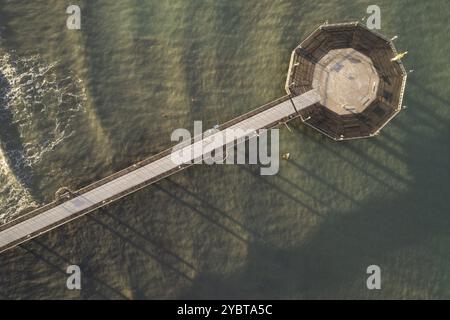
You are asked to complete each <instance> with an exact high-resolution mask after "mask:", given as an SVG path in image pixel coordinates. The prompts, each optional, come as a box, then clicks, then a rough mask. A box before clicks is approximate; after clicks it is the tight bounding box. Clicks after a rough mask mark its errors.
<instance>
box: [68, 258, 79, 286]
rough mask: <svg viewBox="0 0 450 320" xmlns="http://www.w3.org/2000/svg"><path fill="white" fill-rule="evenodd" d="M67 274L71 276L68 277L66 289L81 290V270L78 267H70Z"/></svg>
mask: <svg viewBox="0 0 450 320" xmlns="http://www.w3.org/2000/svg"><path fill="white" fill-rule="evenodd" d="M66 273H67V274H70V276H68V277H67V280H66V287H67V289H69V290H81V269H80V267H79V266H77V265H75V264H74V265H70V266H68V267H67V270H66Z"/></svg>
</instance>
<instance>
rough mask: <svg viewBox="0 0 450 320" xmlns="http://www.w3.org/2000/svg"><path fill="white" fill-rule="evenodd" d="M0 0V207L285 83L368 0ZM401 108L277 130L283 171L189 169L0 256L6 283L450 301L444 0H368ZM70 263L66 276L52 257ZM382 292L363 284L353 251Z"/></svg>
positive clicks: (49, 191) (80, 179)
mask: <svg viewBox="0 0 450 320" xmlns="http://www.w3.org/2000/svg"><path fill="white" fill-rule="evenodd" d="M78 3H80V5H81V7H82V30H81V31H69V30H67V29H66V28H65V19H66V15H65V9H66V6H68V5H69V3H68V2H67V3H66V1H58V2H50V1H43V0H42V1H41V0H38V1H33V2H31V1H6V0H3V1H0V85H1V86H0V95H1V105H0V121H1V122H0V219H1V220H2V221H7V220H8V219H11V218H13V217H15V216H17V215H19V214H20V213H21V212H24V211H23V210H29V208H31V207H33V206H34V205H38V204H40V203H45V202H48V201H51V200H52V199H53V196H54V192H55V191H56V190H57V189H58V188H59V187H61V186H69V187H71V188H73V189H76V188H79V187H82V186H84V185H86V184H88V183H90V182H93V181H95V180H96V179H98V178H100V177H104V176H106V175H108V174H110V173H112V172H114V171H116V170H119V169H121V168H124V167H125V166H127V165H129V164H131V163H133V162H135V161H137V160H139V159H142V158H145V157H147V156H148V155H151V154H154V153H157V152H158V151H160V150H162V149H163V148H165V147H168V146H169V145H170V133H171V132H172V130H173V129H174V128H178V127H185V128H192V126H193V121H194V120H203V121H204V127H207V126H212V125H214V124H215V123H220V122H224V121H226V120H229V119H231V118H233V117H235V116H237V115H240V114H242V113H243V112H246V111H249V110H252V109H253V108H255V107H257V106H259V105H261V104H263V103H265V102H268V101H271V100H273V99H275V98H277V97H279V96H281V95H283V94H284V92H283V86H284V81H285V75H286V72H287V67H288V63H289V56H290V52H291V50H292V49H293V48H294V47H295V46H296V45H297V44H298V43H299V42H300V41H301V39H303V38H305V37H306V36H307V35H308V33H310V32H311V31H312V30H313V29H314V28H315V27H316V26H317V25H318V24H320V23H322V22H323V21H325V20H329V21H330V22H339V21H348V20H355V19H356V20H359V19H361V17H363V16H364V15H365V10H366V7H367V6H368V5H369V4H371V3H367V2H366V1H325V0H324V1H299V0H291V1H288V0H284V1H278V2H274V1H257V0H247V1H237V0H236V1H212V0H211V1H196V0H189V1H188V0H174V1H153V0H146V1H139V2H138V1H132V0H129V1H120V2H119V1H106V0H104V1H78ZM378 4H379V6H380V7H381V10H382V30H381V32H382V33H384V34H386V35H387V36H394V35H397V34H398V35H399V39H398V40H396V45H397V47H398V48H399V49H400V50H408V51H409V56H408V57H407V58H406V59H405V64H406V67H407V69H414V72H413V73H411V74H410V77H409V79H408V84H407V90H406V96H405V104H406V105H407V106H408V108H407V109H406V111H405V112H402V113H401V114H400V115H399V116H398V117H397V118H395V119H394V121H392V123H390V124H389V125H388V126H387V127H386V128H385V129H384V130H383V133H382V134H381V136H379V137H377V138H375V139H368V140H360V141H351V142H344V143H336V142H332V141H329V140H328V139H327V138H325V137H323V136H321V135H320V134H319V133H317V132H315V131H313V130H311V129H309V128H305V127H304V126H302V125H301V124H300V123H299V122H294V123H292V125H291V128H292V129H293V130H292V132H290V131H288V130H287V129H286V128H281V135H280V139H281V149H282V151H283V152H290V153H291V159H290V160H289V161H283V162H282V164H281V170H280V173H279V174H278V175H276V176H273V177H261V176H259V175H258V172H259V168H257V167H255V166H248V167H245V166H213V167H210V166H204V167H203V166H196V167H194V168H191V169H189V170H187V171H186V172H183V173H180V174H178V175H176V176H173V177H171V178H169V179H166V180H164V181H161V182H159V183H158V184H156V185H154V186H151V187H148V188H146V189H144V190H142V191H140V192H138V193H136V194H135V195H132V196H130V197H128V198H126V199H124V200H122V201H120V202H118V203H116V204H113V205H111V206H109V207H107V208H105V209H103V210H99V211H98V212H95V213H92V214H90V215H88V216H87V217H83V218H81V219H79V220H77V221H75V222H73V223H70V224H68V225H66V226H64V227H62V228H59V229H57V230H55V231H53V232H51V233H49V234H46V235H44V236H41V237H39V238H37V239H36V240H33V241H32V242H29V243H27V244H25V245H22V246H21V247H19V248H16V249H14V250H11V251H8V252H7V253H4V254H2V255H1V257H0V262H1V264H0V297H4V298H39V299H42V298H83V299H93V298H107V299H109V298H114V299H116V298H117V299H129V298H180V297H182V298H214V297H218V298H431V297H433V298H449V297H450V278H449V272H450V263H449V261H450V260H449V258H450V256H449V252H450V250H449V249H450V234H449V230H450V229H449V227H450V217H449V213H448V198H449V197H448V196H449V191H448V190H449V188H448V186H449V181H450V179H449V178H450V177H449V165H448V160H447V158H448V156H450V150H449V147H448V146H449V142H450V141H449V139H450V135H449V134H450V132H449V121H450V111H449V109H448V108H449V103H448V102H449V96H450V93H449V90H448V87H449V84H450V83H449V80H448V67H447V66H448V61H447V53H448V51H449V44H448V42H447V41H446V40H447V38H448V36H447V34H448V32H449V31H450V30H449V27H448V25H447V24H446V23H445V22H446V21H447V20H448V18H449V5H448V2H447V1H445V0H441V1H438V0H436V1H428V2H425V1H423V2H421V3H419V4H414V5H413V4H412V1H406V0H404V1H396V2H395V3H392V2H391V1H384V0H383V1H378ZM72 263H74V264H78V265H80V267H81V269H82V271H83V289H82V290H81V291H80V292H73V291H68V290H66V289H65V281H66V274H65V268H66V267H67V265H68V264H72ZM370 264H377V265H379V266H380V267H381V269H382V283H383V289H382V290H381V291H379V292H373V291H368V290H367V289H366V287H365V280H366V273H365V270H366V268H367V266H368V265H370Z"/></svg>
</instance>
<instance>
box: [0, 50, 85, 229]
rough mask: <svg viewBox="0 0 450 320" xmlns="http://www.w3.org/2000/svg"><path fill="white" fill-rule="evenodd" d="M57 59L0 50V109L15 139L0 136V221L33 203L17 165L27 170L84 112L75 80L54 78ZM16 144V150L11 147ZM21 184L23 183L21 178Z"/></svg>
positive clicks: (71, 130)
mask: <svg viewBox="0 0 450 320" xmlns="http://www.w3.org/2000/svg"><path fill="white" fill-rule="evenodd" d="M56 66H57V62H53V63H46V62H45V61H43V59H41V58H40V56H38V55H33V56H30V57H17V56H16V55H15V53H14V52H12V53H3V54H2V53H1V52H0V74H1V75H2V77H3V78H4V80H6V81H4V83H3V86H2V85H1V84H0V111H1V109H3V112H7V114H8V115H10V116H11V121H12V123H9V124H1V123H0V125H10V126H13V127H14V128H17V130H18V132H19V134H20V140H21V141H0V142H1V143H0V146H2V147H3V150H2V149H1V148H0V221H5V220H9V219H10V218H11V217H13V216H15V215H17V214H18V213H19V212H20V211H21V210H23V209H24V208H26V207H29V206H31V205H34V204H35V203H34V202H33V199H32V197H31V195H30V192H29V190H27V189H26V186H25V185H24V181H26V179H27V178H31V177H25V178H24V177H20V179H19V178H18V176H17V175H19V176H20V173H21V170H22V171H23V169H24V168H30V169H31V170H27V173H24V176H26V175H29V174H30V172H33V168H35V167H36V165H37V164H39V163H40V162H41V161H42V159H43V157H44V156H45V154H47V153H49V152H51V151H52V150H54V149H55V148H56V147H57V146H58V145H60V144H61V143H62V142H64V141H65V140H66V139H67V138H69V137H70V136H71V135H72V134H73V133H74V131H75V129H76V128H75V126H74V125H73V122H74V120H75V118H76V117H77V116H79V114H81V113H83V112H84V111H85V102H86V100H87V98H86V93H85V88H84V86H83V83H82V81H81V80H80V79H78V78H76V77H75V76H73V75H69V76H67V77H65V78H63V79H60V78H58V76H57V74H56V70H55V67H56ZM17 143H19V145H20V146H21V148H20V149H17V148H14V147H11V146H14V145H17ZM25 184H26V183H25Z"/></svg>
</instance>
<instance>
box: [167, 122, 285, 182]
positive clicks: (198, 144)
mask: <svg viewBox="0 0 450 320" xmlns="http://www.w3.org/2000/svg"><path fill="white" fill-rule="evenodd" d="M269 137H270V141H269ZM171 140H172V141H177V142H179V143H178V144H177V145H176V146H175V147H174V148H173V149H172V152H171V155H170V157H171V160H172V162H173V163H175V164H176V165H179V166H182V165H186V164H208V165H211V164H260V165H262V166H263V167H261V169H260V172H261V175H275V174H277V173H278V170H279V159H280V154H279V130H278V129H271V130H266V129H251V128H245V129H243V128H233V126H231V127H229V128H226V129H224V130H219V129H218V127H215V128H213V129H209V130H207V131H205V132H203V131H202V122H201V121H194V134H193V135H192V134H191V132H190V131H189V130H187V129H183V128H180V129H176V130H174V131H173V132H172V135H171ZM247 145H248V150H247ZM247 151H248V152H247Z"/></svg>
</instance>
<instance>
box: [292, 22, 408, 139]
mask: <svg viewBox="0 0 450 320" xmlns="http://www.w3.org/2000/svg"><path fill="white" fill-rule="evenodd" d="M396 56H397V50H396V49H395V46H394V44H393V43H392V41H391V40H389V39H388V38H386V37H385V36H383V35H381V34H379V33H377V32H374V31H372V30H369V29H368V28H367V27H366V26H365V25H363V24H361V23H359V22H356V21H355V22H348V23H337V24H328V23H325V24H322V25H321V26H319V27H318V28H317V29H316V30H314V32H313V33H311V34H310V35H309V36H308V37H307V38H306V39H305V40H303V41H302V43H300V45H298V46H297V47H296V48H295V49H294V51H293V52H292V56H291V63H290V65H289V72H288V77H287V80H286V92H287V93H288V94H289V95H291V96H297V95H302V94H304V93H306V92H308V91H310V90H314V92H316V93H317V94H318V95H319V99H320V100H319V102H317V103H315V104H314V105H312V106H310V107H307V108H304V109H301V110H299V113H300V115H301V118H302V120H303V121H304V122H305V123H306V124H307V125H308V126H310V127H312V128H314V129H316V130H318V131H320V132H321V133H323V134H325V135H327V136H328V137H330V138H332V139H334V140H347V139H355V138H364V137H372V136H374V135H377V134H378V133H379V132H380V130H381V129H382V128H383V127H384V126H385V125H386V124H387V123H388V122H389V121H390V120H391V119H392V118H393V117H394V116H395V115H396V114H397V113H398V112H400V110H401V106H402V99H403V93H404V90H405V85H406V78H407V75H406V70H405V68H404V67H403V64H402V63H401V61H399V60H398V59H393V58H394V57H396Z"/></svg>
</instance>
